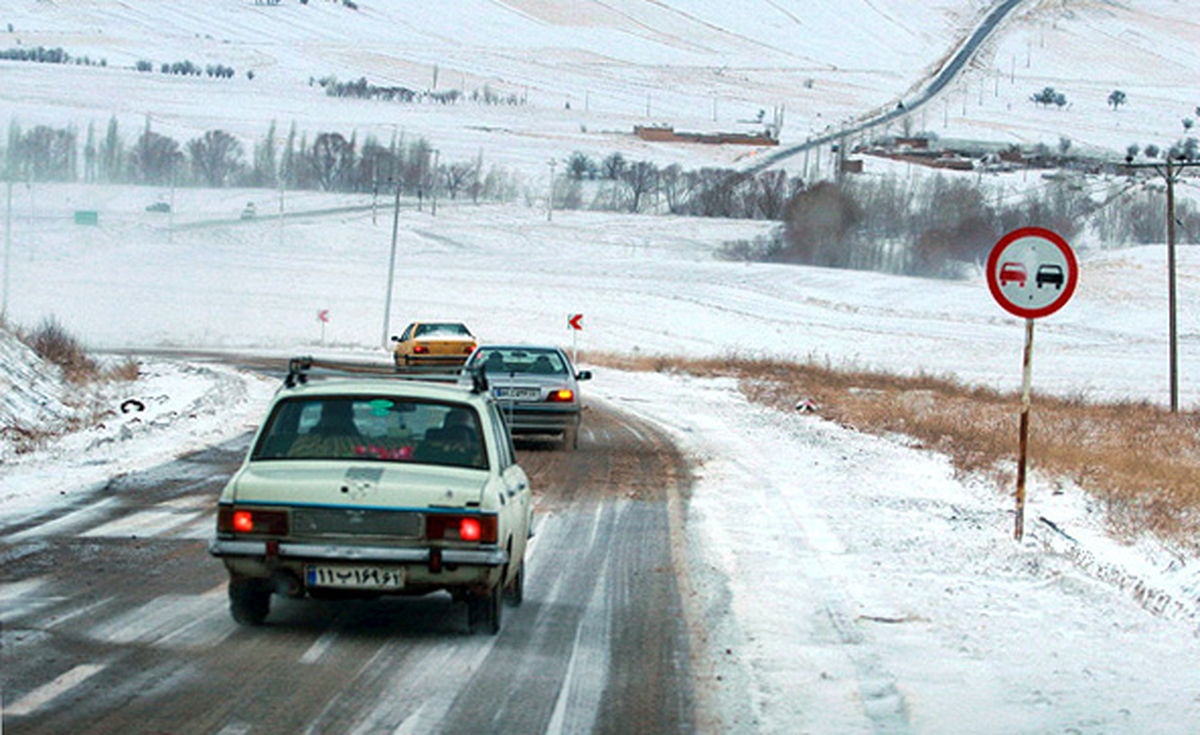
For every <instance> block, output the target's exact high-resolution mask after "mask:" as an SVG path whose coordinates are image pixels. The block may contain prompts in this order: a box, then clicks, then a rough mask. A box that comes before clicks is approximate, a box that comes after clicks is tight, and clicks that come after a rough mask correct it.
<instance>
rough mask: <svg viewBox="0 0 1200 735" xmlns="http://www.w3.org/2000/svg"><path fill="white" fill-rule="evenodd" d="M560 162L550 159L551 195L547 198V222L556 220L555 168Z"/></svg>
mask: <svg viewBox="0 0 1200 735" xmlns="http://www.w3.org/2000/svg"><path fill="white" fill-rule="evenodd" d="M557 163H558V161H556V160H554V159H553V158H551V159H550V195H549V196H548V197H546V221H547V222H550V221H551V220H553V219H554V166H555V165H556V164H557Z"/></svg>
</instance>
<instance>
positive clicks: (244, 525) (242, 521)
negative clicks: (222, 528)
mask: <svg viewBox="0 0 1200 735" xmlns="http://www.w3.org/2000/svg"><path fill="white" fill-rule="evenodd" d="M233 530H235V531H241V532H242V533H250V532H251V531H253V530H254V514H252V513H251V512H250V511H248V510H239V511H237V512H236V513H234V514H233Z"/></svg>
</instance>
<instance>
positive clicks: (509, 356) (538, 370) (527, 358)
mask: <svg viewBox="0 0 1200 735" xmlns="http://www.w3.org/2000/svg"><path fill="white" fill-rule="evenodd" d="M471 365H472V366H476V365H483V368H484V370H485V371H486V372H490V373H530V374H533V375H561V374H565V373H566V372H567V363H566V361H564V360H563V358H562V355H560V354H559V353H558V351H556V350H527V349H521V348H509V347H485V348H484V349H481V350H479V351H478V352H477V353H476V354H475V357H474V358H472V360H471Z"/></svg>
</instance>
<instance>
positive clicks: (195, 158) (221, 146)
mask: <svg viewBox="0 0 1200 735" xmlns="http://www.w3.org/2000/svg"><path fill="white" fill-rule="evenodd" d="M187 147H188V154H189V155H191V157H192V168H193V169H194V170H195V172H196V175H197V176H199V177H200V178H201V179H203V180H204V182H205V183H207V184H208V185H209V186H214V187H217V186H225V185H226V184H228V183H229V182H230V181H231V180H232V178H233V176H234V175H235V174H236V173H237V172H238V171H240V170H241V168H242V144H241V143H239V142H238V140H237V138H234V137H233V136H232V135H230V134H229V133H227V132H225V131H224V130H209V131H208V132H206V133H205V134H204V135H202V136H201V137H199V138H193V139H192V140H191V141H189V142H188V145H187Z"/></svg>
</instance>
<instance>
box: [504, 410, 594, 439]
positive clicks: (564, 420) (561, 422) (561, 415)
mask: <svg viewBox="0 0 1200 735" xmlns="http://www.w3.org/2000/svg"><path fill="white" fill-rule="evenodd" d="M500 413H502V414H504V419H505V421H507V422H508V428H509V430H510V431H512V433H514V434H542V433H545V434H557V433H559V432H562V431H566V430H567V429H570V428H573V427H575V426H577V425H578V424H579V406H569V407H562V406H554V405H533V404H520V403H501V404H500Z"/></svg>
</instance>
